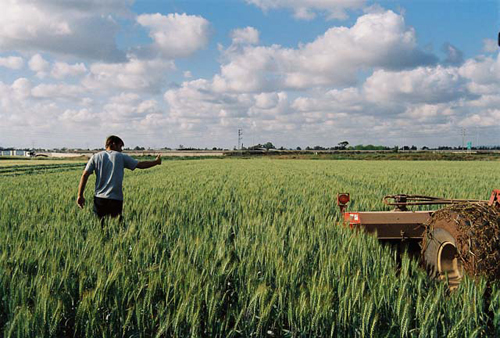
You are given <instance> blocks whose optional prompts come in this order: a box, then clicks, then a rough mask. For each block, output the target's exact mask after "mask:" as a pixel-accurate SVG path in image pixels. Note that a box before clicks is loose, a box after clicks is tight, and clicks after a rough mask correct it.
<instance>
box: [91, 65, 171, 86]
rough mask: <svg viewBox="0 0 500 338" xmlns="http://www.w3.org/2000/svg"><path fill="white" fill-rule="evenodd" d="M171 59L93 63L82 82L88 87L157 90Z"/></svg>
mask: <svg viewBox="0 0 500 338" xmlns="http://www.w3.org/2000/svg"><path fill="white" fill-rule="evenodd" d="M172 69H174V64H173V62H172V61H167V60H161V59H155V60H139V59H131V60H129V61H128V62H127V63H114V64H106V63H94V64H92V65H91V66H90V74H89V75H87V76H86V77H85V79H84V80H83V84H84V85H85V86H86V87H88V88H90V89H103V90H113V89H122V90H123V89H126V90H139V91H146V92H153V93H154V92H158V91H159V90H160V89H161V88H162V87H163V86H164V85H165V80H166V76H167V73H168V71H170V70H172Z"/></svg>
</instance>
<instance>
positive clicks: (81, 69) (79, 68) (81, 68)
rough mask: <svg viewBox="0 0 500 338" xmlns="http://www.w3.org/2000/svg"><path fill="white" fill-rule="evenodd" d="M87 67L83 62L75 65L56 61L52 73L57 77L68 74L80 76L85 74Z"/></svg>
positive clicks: (63, 76) (60, 77) (61, 77)
mask: <svg viewBox="0 0 500 338" xmlns="http://www.w3.org/2000/svg"><path fill="white" fill-rule="evenodd" d="M86 72H87V67H85V65H84V64H83V63H76V64H74V65H70V64H67V63H65V62H56V63H55V64H54V66H53V67H52V70H51V72H50V75H51V76H52V77H54V78H56V79H63V78H65V77H67V76H78V75H82V74H85V73H86Z"/></svg>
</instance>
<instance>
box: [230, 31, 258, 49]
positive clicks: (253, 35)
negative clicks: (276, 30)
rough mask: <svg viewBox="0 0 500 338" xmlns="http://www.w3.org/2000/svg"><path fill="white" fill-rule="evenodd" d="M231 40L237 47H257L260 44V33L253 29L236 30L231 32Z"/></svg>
mask: <svg viewBox="0 0 500 338" xmlns="http://www.w3.org/2000/svg"><path fill="white" fill-rule="evenodd" d="M231 39H232V41H233V44H235V45H243V44H249V45H256V44H258V43H259V31H258V30H256V29H255V28H253V27H245V28H239V29H235V30H233V31H232V32H231Z"/></svg>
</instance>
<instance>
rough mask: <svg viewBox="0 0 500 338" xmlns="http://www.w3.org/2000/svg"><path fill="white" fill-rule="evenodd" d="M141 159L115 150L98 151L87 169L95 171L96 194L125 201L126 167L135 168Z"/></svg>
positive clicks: (91, 171)
mask: <svg viewBox="0 0 500 338" xmlns="http://www.w3.org/2000/svg"><path fill="white" fill-rule="evenodd" d="M137 163H139V161H137V160H135V159H133V158H132V157H130V156H128V155H125V154H123V153H120V152H118V151H114V150H105V151H101V152H98V153H96V154H94V155H92V157H91V158H90V160H89V162H88V163H87V166H86V167H85V171H86V172H88V173H89V174H92V173H93V172H94V171H95V175H96V180H95V196H96V197H101V198H108V199H113V200H119V201H123V191H122V184H123V171H124V168H127V169H130V170H134V169H135V168H136V167H137Z"/></svg>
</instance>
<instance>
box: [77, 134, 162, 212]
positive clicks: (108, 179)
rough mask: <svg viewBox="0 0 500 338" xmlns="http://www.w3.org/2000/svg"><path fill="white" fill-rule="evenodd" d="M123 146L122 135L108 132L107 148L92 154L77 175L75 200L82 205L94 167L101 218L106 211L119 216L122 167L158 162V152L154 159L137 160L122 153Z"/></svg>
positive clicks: (142, 165)
mask: <svg viewBox="0 0 500 338" xmlns="http://www.w3.org/2000/svg"><path fill="white" fill-rule="evenodd" d="M123 146H124V143H123V141H122V139H121V138H119V137H118V136H114V135H112V136H109V137H108V138H107V139H106V150H104V151H101V152H99V153H97V154H94V155H92V157H91V158H90V160H89V162H88V163H87V166H86V167H85V170H84V171H83V174H82V177H81V179H80V185H79V186H78V198H77V200H76V203H77V204H78V206H79V207H80V208H82V209H83V206H84V204H85V198H84V197H83V192H84V191H85V186H86V185H87V180H88V178H89V176H90V175H91V174H92V173H93V172H94V171H95V174H96V181H95V196H94V212H95V213H96V215H97V216H98V217H99V219H100V220H101V221H103V220H104V216H108V215H109V216H111V217H117V216H120V217H121V214H122V209H123V191H122V183H123V172H124V169H125V168H127V169H130V170H134V169H135V168H139V169H147V168H151V167H154V166H156V165H160V164H161V157H160V155H158V156H157V157H156V160H154V161H141V162H139V161H137V160H136V159H134V158H132V157H130V156H128V155H126V154H123V153H122V148H123Z"/></svg>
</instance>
